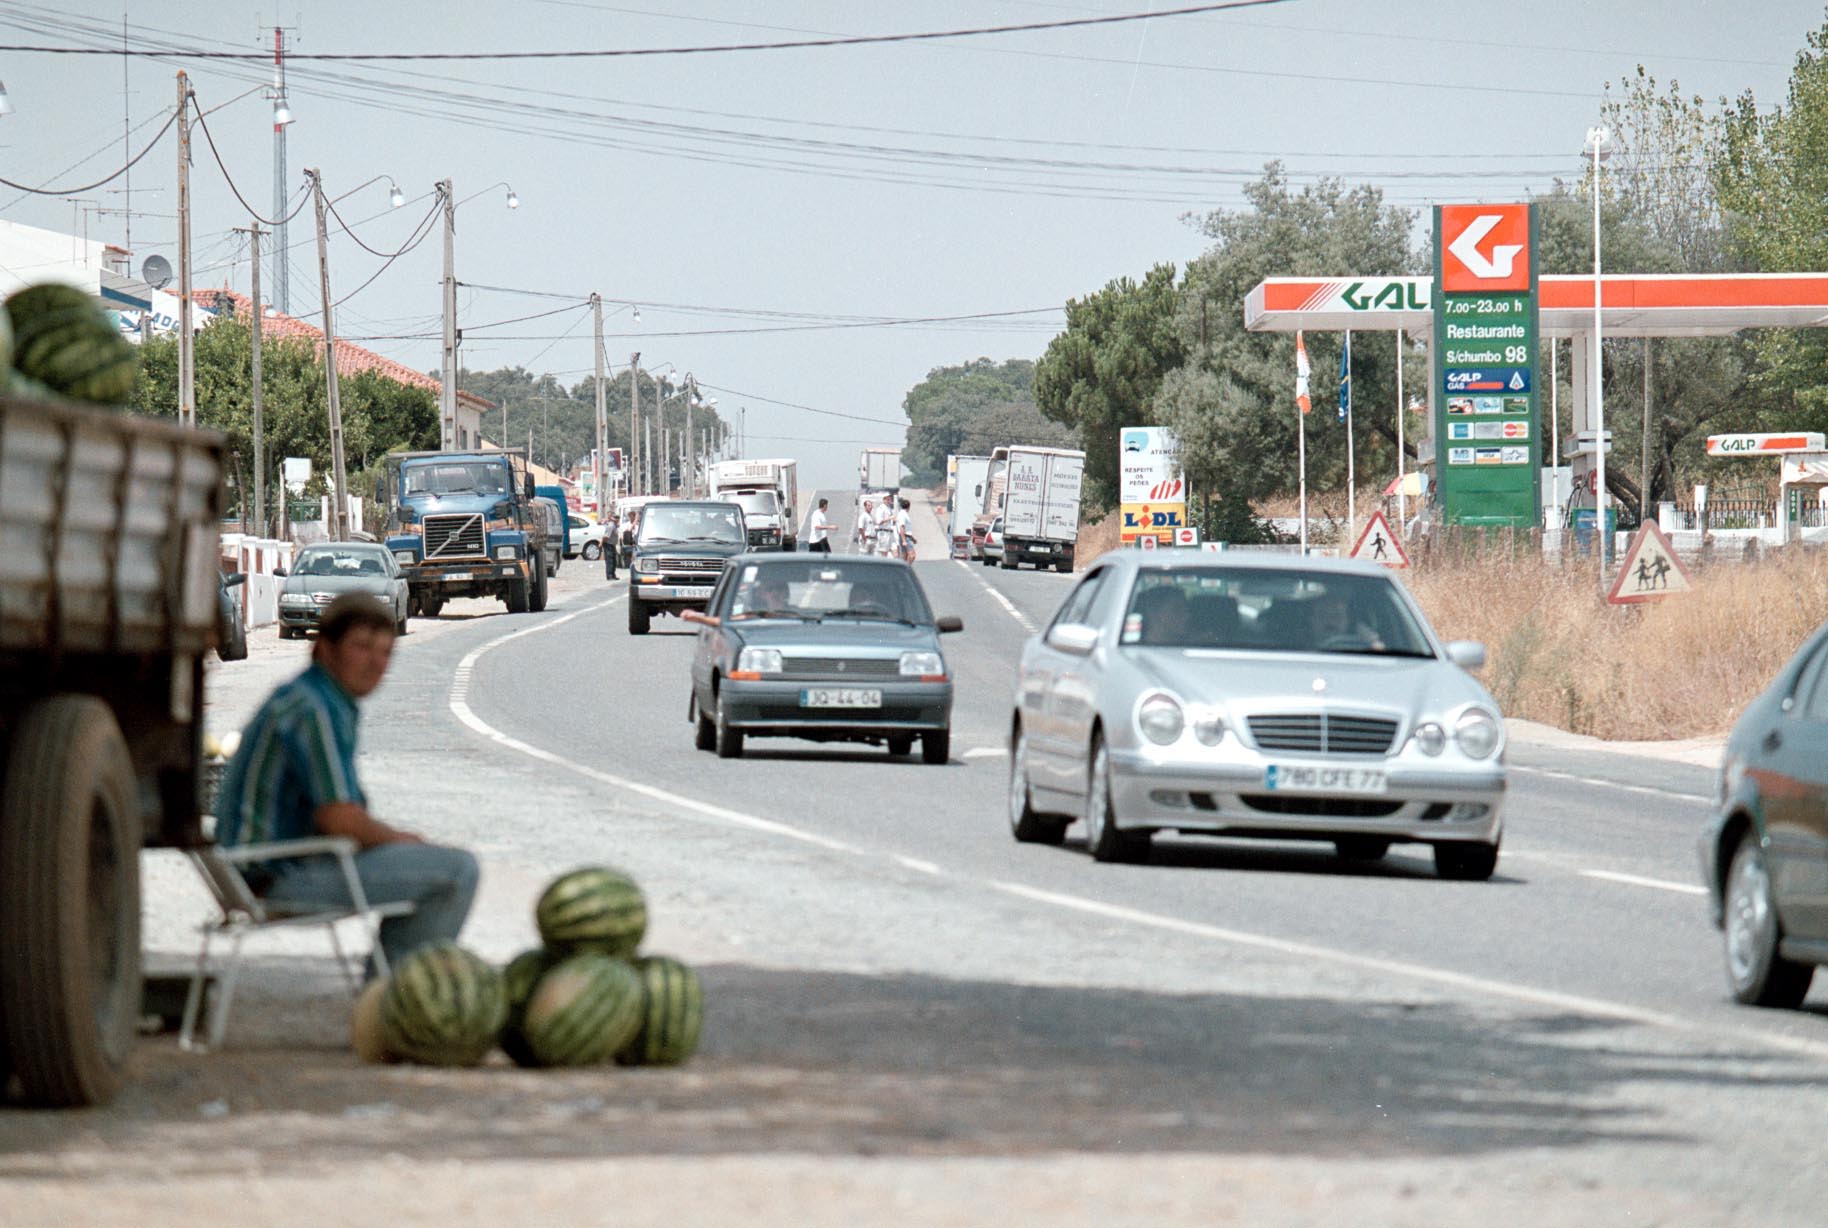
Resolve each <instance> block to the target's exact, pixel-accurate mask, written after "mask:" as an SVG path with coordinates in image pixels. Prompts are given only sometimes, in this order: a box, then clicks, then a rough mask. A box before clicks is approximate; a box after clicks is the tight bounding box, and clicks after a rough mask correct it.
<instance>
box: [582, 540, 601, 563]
mask: <svg viewBox="0 0 1828 1228" xmlns="http://www.w3.org/2000/svg"><path fill="white" fill-rule="evenodd" d="M579 553H580V554H582V555H583V556H584V557H585V558H586V559H587V560H589V561H590V562H592V563H594V562H596V561H597V560H598V559H600V558H602V557H603V547H601V546H599V545H598V544H597V543H596V542H585V543H584V549H583V550H581V551H579Z"/></svg>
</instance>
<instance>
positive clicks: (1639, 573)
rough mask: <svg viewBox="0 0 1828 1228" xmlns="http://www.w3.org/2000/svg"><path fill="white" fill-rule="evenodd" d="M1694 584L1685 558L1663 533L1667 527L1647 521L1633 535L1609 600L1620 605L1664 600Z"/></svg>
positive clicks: (1608, 596)
mask: <svg viewBox="0 0 1828 1228" xmlns="http://www.w3.org/2000/svg"><path fill="white" fill-rule="evenodd" d="M1690 587H1691V586H1690V585H1689V582H1688V572H1686V571H1684V570H1683V568H1682V560H1681V559H1679V558H1677V557H1676V551H1675V547H1673V546H1671V545H1670V544H1669V538H1667V537H1665V536H1663V530H1661V529H1659V528H1658V527H1657V526H1656V524H1655V523H1654V522H1651V521H1646V522H1645V523H1644V527H1643V528H1641V529H1639V530H1638V531H1637V535H1636V536H1635V537H1633V538H1632V539H1631V545H1630V547H1629V548H1627V549H1626V551H1625V561H1624V563H1623V564H1622V565H1621V566H1620V567H1619V574H1618V575H1616V576H1614V577H1613V580H1612V590H1611V591H1610V592H1608V593H1607V594H1606V600H1607V601H1610V602H1614V603H1615V604H1618V605H1632V604H1634V603H1636V602H1640V601H1661V600H1662V599H1663V598H1665V597H1673V596H1674V595H1675V594H1677V593H1686V592H1687V591H1688V590H1689V588H1690Z"/></svg>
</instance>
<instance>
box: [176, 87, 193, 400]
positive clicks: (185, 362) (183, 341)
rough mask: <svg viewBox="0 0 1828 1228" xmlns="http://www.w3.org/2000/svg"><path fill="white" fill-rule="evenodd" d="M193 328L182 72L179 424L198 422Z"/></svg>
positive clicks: (187, 132)
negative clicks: (191, 321)
mask: <svg viewBox="0 0 1828 1228" xmlns="http://www.w3.org/2000/svg"><path fill="white" fill-rule="evenodd" d="M196 340H197V339H196V337H195V336H193V335H192V334H191V331H190V78H189V77H187V76H185V75H184V74H183V73H181V72H180V73H179V74H178V425H179V426H195V425H197V368H196V354H195V353H194V352H193V350H194V347H195V345H196Z"/></svg>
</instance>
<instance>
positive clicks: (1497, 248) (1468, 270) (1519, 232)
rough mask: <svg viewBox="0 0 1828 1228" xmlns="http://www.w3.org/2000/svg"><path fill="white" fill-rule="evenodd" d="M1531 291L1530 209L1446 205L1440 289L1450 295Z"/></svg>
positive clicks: (1523, 207)
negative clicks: (1495, 291) (1499, 291)
mask: <svg viewBox="0 0 1828 1228" xmlns="http://www.w3.org/2000/svg"><path fill="white" fill-rule="evenodd" d="M1529 288H1530V207H1529V206H1528V205H1442V206H1441V289H1442V290H1443V291H1445V292H1446V293H1448V294H1469V293H1470V294H1478V293H1482V292H1485V291H1492V290H1528V289H1529Z"/></svg>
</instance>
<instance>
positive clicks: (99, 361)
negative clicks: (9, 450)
mask: <svg viewBox="0 0 1828 1228" xmlns="http://www.w3.org/2000/svg"><path fill="white" fill-rule="evenodd" d="M139 365H140V359H139V354H138V353H137V352H136V351H135V350H134V348H133V346H132V345H130V344H128V342H127V340H126V338H124V337H122V336H121V334H120V330H119V329H117V328H116V327H115V326H114V322H113V321H112V320H111V319H109V318H108V313H107V312H105V311H103V310H102V308H101V305H100V304H99V303H97V302H96V301H95V299H94V298H93V297H91V296H90V295H88V294H86V293H84V292H83V291H81V290H78V289H77V288H76V287H75V286H68V285H64V284H62V283H60V282H43V283H40V284H39V285H35V286H26V287H25V288H23V289H21V290H16V291H14V292H13V293H12V294H11V295H10V296H8V298H7V300H6V304H5V309H4V310H0V391H4V392H5V393H7V394H8V395H10V396H20V397H33V398H39V399H45V398H53V397H65V398H68V399H70V400H73V401H89V402H92V403H93V404H96V405H121V404H125V403H126V401H127V400H128V399H129V398H130V397H131V396H132V395H133V381H134V376H135V375H136V374H137V373H138V371H139Z"/></svg>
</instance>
